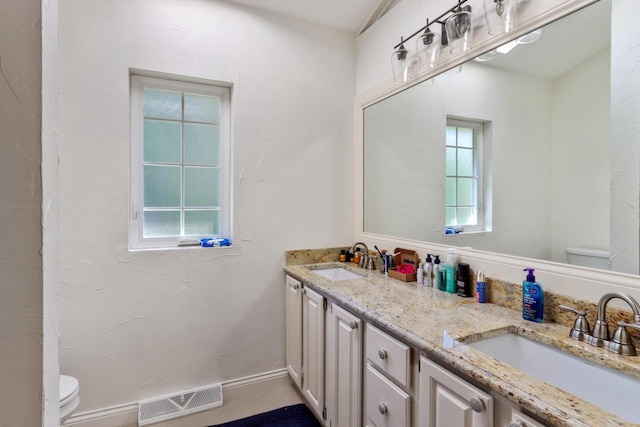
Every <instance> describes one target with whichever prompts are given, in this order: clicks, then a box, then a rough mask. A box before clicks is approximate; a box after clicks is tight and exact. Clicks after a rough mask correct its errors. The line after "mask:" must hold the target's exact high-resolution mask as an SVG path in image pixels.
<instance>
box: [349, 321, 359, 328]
mask: <svg viewBox="0 0 640 427" xmlns="http://www.w3.org/2000/svg"><path fill="white" fill-rule="evenodd" d="M349 327H350V328H351V329H357V328H358V324H357V323H356V321H355V320H352V321H351V322H349Z"/></svg>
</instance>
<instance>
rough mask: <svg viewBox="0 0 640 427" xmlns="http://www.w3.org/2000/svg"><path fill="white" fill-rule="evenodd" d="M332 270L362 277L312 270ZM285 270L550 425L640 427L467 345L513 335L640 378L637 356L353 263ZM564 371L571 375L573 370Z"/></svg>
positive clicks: (639, 363) (509, 311) (568, 367)
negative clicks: (340, 277) (339, 276)
mask: <svg viewBox="0 0 640 427" xmlns="http://www.w3.org/2000/svg"><path fill="white" fill-rule="evenodd" d="M330 267H343V268H347V269H348V270H351V271H353V272H355V273H357V274H359V275H361V276H363V277H362V278H361V279H360V278H359V279H353V280H340V281H331V280H329V279H325V278H324V277H322V276H320V275H319V274H316V273H314V272H313V270H318V269H323V268H330ZM284 270H285V272H286V273H287V274H289V275H290V276H292V277H294V278H295V279H298V280H300V281H301V282H303V283H304V285H305V286H308V287H309V288H311V289H314V290H316V291H318V292H320V293H321V294H323V295H325V296H326V297H328V298H330V299H332V300H334V301H336V302H337V303H338V304H340V305H342V306H343V307H345V308H347V309H348V310H350V311H352V312H353V313H355V314H357V315H359V316H360V317H362V318H363V319H365V320H366V321H367V322H370V323H372V324H374V325H376V326H378V327H381V328H382V329H384V330H386V331H388V332H389V333H391V334H392V335H395V336H396V337H398V338H400V339H401V340H403V341H404V342H405V343H406V344H408V345H410V346H412V347H414V348H415V349H417V350H419V351H420V352H421V353H423V354H427V355H429V357H431V358H435V359H438V360H440V361H441V362H442V363H443V364H444V365H448V366H449V367H450V368H452V369H453V370H454V371H455V370H457V371H458V372H460V373H462V374H464V375H466V376H468V377H469V378H472V379H473V380H475V381H477V382H478V383H480V384H482V385H484V386H486V387H487V388H489V389H491V390H494V391H495V392H497V393H498V394H500V395H502V396H505V397H506V398H507V399H509V400H511V401H512V402H515V403H516V404H518V405H520V406H522V407H523V408H525V409H527V410H528V411H530V412H531V413H534V414H536V415H537V416H539V417H540V418H541V419H543V420H545V422H546V423H548V424H550V425H554V426H558V427H562V426H598V427H600V426H633V425H637V424H633V423H630V422H628V421H626V420H624V419H622V418H620V417H619V416H616V415H614V414H612V413H610V412H607V411H605V410H603V409H602V408H599V407H597V406H595V405H593V404H591V403H589V402H587V401H585V400H582V399H580V398H578V397H576V396H574V395H572V394H570V393H567V392H565V391H563V390H561V389H559V388H557V387H555V386H553V385H551V384H548V383H546V382H544V381H542V380H539V379H537V378H535V377H533V376H531V375H527V374H526V373H524V372H522V371H520V370H518V369H515V368H513V367H511V366H509V365H507V364H505V363H503V362H501V361H499V360H497V359H495V358H493V357H491V356H489V355H487V354H485V353H482V352H481V351H479V350H476V349H474V348H471V347H470V346H468V345H466V344H465V343H471V342H474V341H478V340H481V339H485V338H490V337H493V336H498V335H502V334H504V333H507V332H513V333H517V334H519V335H522V336H524V337H527V338H530V339H533V340H535V341H539V342H541V343H545V344H549V345H551V346H553V347H556V348H559V349H561V350H564V351H567V352H569V353H572V354H575V355H577V356H579V357H581V358H584V359H586V360H588V361H589V362H592V363H594V364H598V365H603V366H607V367H611V368H614V369H617V370H619V371H621V372H624V373H625V374H627V375H630V376H633V377H637V378H640V356H636V357H626V356H619V355H616V354H613V353H611V352H609V351H608V350H605V349H601V348H594V347H591V346H590V345H589V344H587V343H584V342H578V341H574V340H572V339H571V338H569V330H570V328H568V327H566V326H563V325H559V324H556V323H549V322H543V323H540V324H539V323H535V322H529V321H525V320H523V319H522V316H521V313H520V312H518V311H515V310H511V309H508V308H505V307H501V306H499V305H496V304H489V303H486V304H479V303H476V301H475V299H473V298H462V297H459V296H457V295H455V294H448V293H446V292H442V291H439V290H437V289H435V288H430V287H424V286H418V285H417V283H416V282H408V283H407V282H402V281H399V280H395V279H392V278H389V277H386V276H385V275H382V274H380V273H379V272H378V271H369V270H364V269H360V268H357V267H355V266H353V264H344V263H336V262H334V263H320V264H307V265H289V266H287V267H285V268H284ZM566 369H571V366H567V367H566ZM593 387H596V388H597V387H598V384H593ZM639 391H640V390H639Z"/></svg>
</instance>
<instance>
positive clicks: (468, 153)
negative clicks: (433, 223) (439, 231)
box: [445, 118, 484, 231]
mask: <svg viewBox="0 0 640 427" xmlns="http://www.w3.org/2000/svg"><path fill="white" fill-rule="evenodd" d="M483 128H484V126H483V124H482V123H479V122H472V121H463V120H454V119H450V118H448V119H447V135H446V152H447V154H446V156H447V159H446V169H447V171H446V173H447V181H446V196H445V199H446V202H445V206H446V207H445V210H446V212H445V218H446V226H447V227H458V228H460V229H464V231H480V230H483V229H484V224H483V210H482V207H483V206H482V201H483V199H482V136H483Z"/></svg>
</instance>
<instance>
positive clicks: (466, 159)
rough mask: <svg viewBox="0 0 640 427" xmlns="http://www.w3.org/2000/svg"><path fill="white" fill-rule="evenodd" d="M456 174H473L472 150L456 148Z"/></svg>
mask: <svg viewBox="0 0 640 427" xmlns="http://www.w3.org/2000/svg"><path fill="white" fill-rule="evenodd" d="M458 175H462V176H474V174H473V150H467V149H464V148H461V149H458Z"/></svg>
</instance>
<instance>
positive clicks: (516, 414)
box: [509, 409, 545, 427]
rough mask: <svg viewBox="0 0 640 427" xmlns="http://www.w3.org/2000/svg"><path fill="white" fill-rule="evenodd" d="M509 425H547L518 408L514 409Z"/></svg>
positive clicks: (537, 426)
mask: <svg viewBox="0 0 640 427" xmlns="http://www.w3.org/2000/svg"><path fill="white" fill-rule="evenodd" d="M509 427H545V425H544V424H541V423H539V422H537V421H536V420H534V419H533V418H531V417H529V416H527V415H525V414H523V413H522V412H520V411H518V410H517V409H512V410H511V420H510V421H509Z"/></svg>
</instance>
